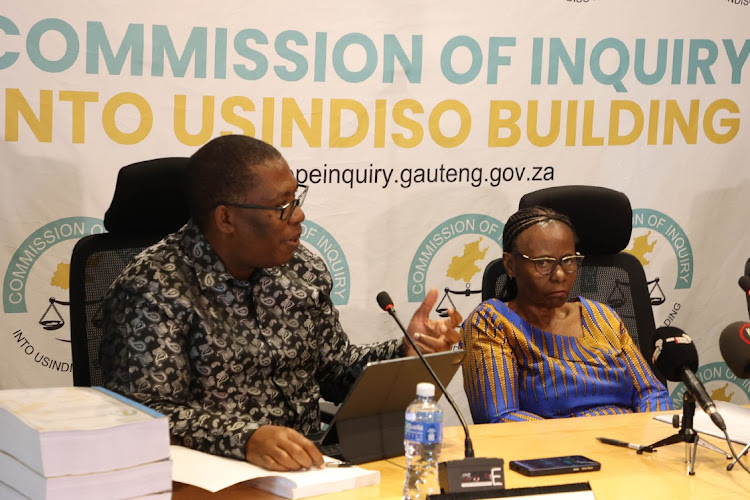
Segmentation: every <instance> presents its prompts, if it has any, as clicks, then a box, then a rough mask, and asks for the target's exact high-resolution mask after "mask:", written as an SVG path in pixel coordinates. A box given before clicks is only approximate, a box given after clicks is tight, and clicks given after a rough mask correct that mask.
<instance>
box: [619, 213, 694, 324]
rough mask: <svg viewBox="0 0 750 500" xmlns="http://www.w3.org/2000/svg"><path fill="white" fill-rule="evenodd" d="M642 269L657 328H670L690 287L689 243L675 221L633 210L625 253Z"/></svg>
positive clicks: (690, 251) (657, 214)
mask: <svg viewBox="0 0 750 500" xmlns="http://www.w3.org/2000/svg"><path fill="white" fill-rule="evenodd" d="M625 252H627V253H630V254H631V255H633V256H635V257H636V258H637V259H638V260H639V261H640V262H641V265H642V266H643V269H644V271H645V273H646V279H647V280H648V288H649V293H650V295H651V305H652V306H654V320H655V321H656V326H657V327H659V326H669V325H671V324H672V323H673V322H674V321H675V318H676V317H677V316H678V315H679V313H680V308H681V307H682V304H681V302H680V297H681V296H682V295H683V293H684V291H685V290H688V289H689V288H690V286H691V285H692V283H693V272H694V265H693V250H692V249H691V247H690V239H689V238H688V236H687V234H686V233H685V231H683V229H682V228H681V227H680V225H679V224H677V222H675V220H674V219H672V218H671V217H670V216H668V215H667V214H665V213H663V212H659V211H657V210H652V209H648V208H634V209H633V234H632V236H631V241H630V246H629V247H628V248H627V249H626V250H625Z"/></svg>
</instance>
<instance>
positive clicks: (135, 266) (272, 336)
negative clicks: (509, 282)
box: [101, 221, 401, 459]
mask: <svg viewBox="0 0 750 500" xmlns="http://www.w3.org/2000/svg"><path fill="white" fill-rule="evenodd" d="M331 289H332V282H331V276H330V274H329V273H328V270H327V269H326V266H325V264H324V262H323V261H322V260H321V259H320V258H319V257H317V256H315V255H314V254H312V253H311V252H310V251H309V250H307V249H306V248H304V247H303V246H301V245H300V247H299V248H298V250H297V251H296V252H295V254H294V257H293V258H292V260H291V261H290V262H289V263H287V264H285V265H283V266H279V267H275V268H270V269H261V270H257V271H256V272H255V273H254V274H253V275H252V276H251V278H250V280H249V281H241V280H237V279H235V278H233V277H232V276H231V275H230V274H229V273H227V272H226V270H225V268H224V266H223V264H222V263H221V261H220V260H219V258H218V256H217V255H216V253H215V252H214V251H213V250H212V248H211V246H210V245H209V243H208V242H207V241H206V240H205V238H204V237H203V235H202V233H201V231H200V229H199V228H198V227H197V226H196V225H195V224H194V223H193V222H192V221H191V222H188V224H187V225H186V226H185V227H183V228H182V229H181V230H179V231H177V232H176V233H173V234H171V235H169V236H167V237H166V238H165V239H164V240H162V241H161V242H159V243H157V244H156V245H154V246H152V247H150V248H148V249H146V250H144V251H143V252H142V253H141V254H140V255H138V256H137V257H136V258H135V259H134V261H133V262H132V263H131V264H130V265H128V267H126V268H125V270H124V271H123V272H122V274H121V275H120V277H119V278H118V279H117V280H116V281H115V283H114V284H113V285H112V287H111V288H110V289H109V291H108V293H107V295H106V296H105V299H104V331H105V333H104V338H103V339H102V351H101V366H102V370H103V374H104V378H105V380H106V384H105V385H106V386H107V387H108V388H110V389H113V390H115V391H117V392H119V393H121V394H124V395H125V396H128V397H130V398H132V399H134V400H136V401H139V402H141V403H144V404H146V405H148V406H150V407H152V408H154V409H156V410H158V411H160V412H162V413H165V414H167V415H169V417H170V430H171V434H172V442H173V443H174V444H181V445H184V446H188V447H190V448H195V449H197V450H201V451H205V452H208V453H213V454H216V455H223V456H229V457H234V458H238V459H244V458H245V443H246V442H247V440H248V438H249V437H250V435H251V434H252V432H253V431H254V430H255V429H257V428H258V427H259V426H261V425H265V424H272V425H281V426H286V427H292V428H294V429H296V430H298V431H300V432H301V433H303V434H306V433H309V432H315V431H317V430H319V428H320V415H319V410H318V400H319V398H320V397H321V396H322V397H323V398H324V399H326V400H328V401H332V402H334V403H339V402H341V401H342V400H343V398H344V397H345V396H346V394H347V393H348V391H349V389H350V388H351V386H352V384H353V383H354V381H355V380H356V378H357V376H358V375H359V374H360V373H361V371H362V369H363V368H364V366H365V365H366V364H367V363H368V362H370V361H375V360H380V359H388V358H394V357H398V356H400V355H401V340H390V341H386V342H381V343H376V344H370V345H363V346H354V345H351V344H350V343H349V339H348V337H347V335H346V333H344V331H343V330H342V329H341V325H340V323H339V317H338V312H337V311H336V308H335V307H334V306H333V304H332V302H331V297H330V294H331Z"/></svg>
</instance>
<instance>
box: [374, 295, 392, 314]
mask: <svg viewBox="0 0 750 500" xmlns="http://www.w3.org/2000/svg"><path fill="white" fill-rule="evenodd" d="M377 301H378V305H379V306H380V308H381V309H382V310H384V311H387V310H388V307H389V306H391V307H392V306H393V301H392V300H391V296H390V295H388V292H380V293H379V294H378V296H377Z"/></svg>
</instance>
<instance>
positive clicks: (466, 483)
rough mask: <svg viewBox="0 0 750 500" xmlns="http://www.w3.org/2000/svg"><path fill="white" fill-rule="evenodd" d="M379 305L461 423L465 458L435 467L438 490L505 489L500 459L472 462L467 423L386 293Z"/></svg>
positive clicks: (473, 459)
mask: <svg viewBox="0 0 750 500" xmlns="http://www.w3.org/2000/svg"><path fill="white" fill-rule="evenodd" d="M377 301H378V305H379V306H380V308H381V309H382V310H384V311H386V312H387V313H388V314H390V315H391V317H392V318H393V320H394V321H395V322H396V324H397V325H398V327H399V328H400V329H401V332H402V333H403V334H404V337H405V338H406V340H407V341H408V342H409V345H411V347H412V349H414V350H415V351H416V353H417V356H419V359H420V360H422V364H424V366H425V368H427V371H428V372H430V375H431V376H432V379H433V380H434V381H435V384H437V386H438V387H440V390H442V391H443V394H445V397H446V398H447V399H448V402H449V403H450V405H451V408H453V411H454V412H455V413H456V415H458V419H459V420H460V421H461V426H462V427H463V428H464V435H465V436H466V438H465V440H464V457H465V458H463V459H459V460H449V461H445V462H441V463H440V464H439V466H438V472H439V474H438V475H439V480H440V489H441V490H443V491H445V492H447V493H455V492H457V491H477V490H479V489H482V490H484V489H504V488H505V481H504V475H503V460H502V459H501V458H475V457H474V445H473V444H472V442H471V437H470V436H469V426H468V425H466V420H465V419H464V416H463V415H462V414H461V411H460V410H459V409H458V405H457V404H456V402H455V401H454V400H453V398H452V397H451V395H450V393H449V392H448V390H447V389H446V388H445V386H444V385H443V383H442V382H441V381H440V379H439V378H438V376H437V375H436V374H435V371H434V370H433V369H432V367H431V366H430V364H429V363H428V362H427V360H426V359H425V357H424V354H422V352H421V351H420V350H419V347H417V344H416V343H415V342H414V340H413V339H412V338H411V335H409V333H408V332H407V331H406V328H404V325H403V324H402V323H401V321H400V320H399V319H398V316H397V315H396V308H395V307H394V306H393V300H391V296H390V295H388V292H380V293H379V294H378V296H377ZM476 478H482V481H488V482H490V483H491V485H488V486H486V487H483V488H477V487H475V486H476V480H477V479H476Z"/></svg>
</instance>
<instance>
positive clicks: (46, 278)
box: [3, 217, 104, 371]
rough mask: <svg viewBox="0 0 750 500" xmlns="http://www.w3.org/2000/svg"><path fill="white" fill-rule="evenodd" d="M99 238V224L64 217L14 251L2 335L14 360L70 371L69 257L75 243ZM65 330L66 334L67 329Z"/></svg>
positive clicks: (88, 219)
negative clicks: (7, 339) (92, 236)
mask: <svg viewBox="0 0 750 500" xmlns="http://www.w3.org/2000/svg"><path fill="white" fill-rule="evenodd" d="M102 232H104V226H103V224H102V221H101V219H96V218H92V217H67V218H63V219H58V220H55V221H52V222H50V223H48V224H46V225H44V226H42V227H40V228H38V229H37V230H35V231H34V232H32V233H31V234H30V235H29V236H28V237H27V238H26V239H25V240H24V241H23V242H22V243H21V245H20V246H19V247H18V248H17V250H16V251H15V253H14V254H13V256H12V257H11V259H10V262H9V263H8V267H7V268H6V270H5V278H4V281H3V310H4V312H5V321H4V327H5V328H3V330H5V332H4V334H6V335H10V336H11V337H12V339H13V341H14V343H15V346H16V347H17V348H18V352H16V353H12V356H13V357H14V358H18V357H20V358H21V359H23V358H26V359H29V360H31V361H33V362H35V363H37V364H38V365H39V366H41V367H43V368H46V369H50V370H55V371H70V370H71V365H70V345H69V344H70V327H69V325H68V323H67V322H66V318H68V317H69V312H68V311H67V309H68V307H69V305H70V302H69V300H68V289H69V283H70V254H71V252H72V249H73V246H74V244H75V242H76V241H77V240H79V239H80V238H82V237H84V236H88V235H90V234H97V233H102ZM66 327H67V328H66Z"/></svg>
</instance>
